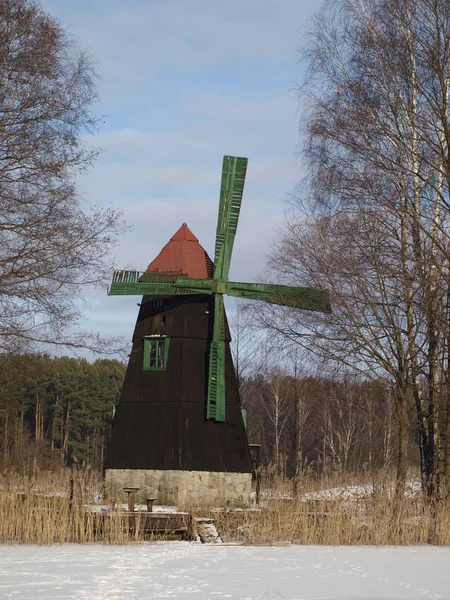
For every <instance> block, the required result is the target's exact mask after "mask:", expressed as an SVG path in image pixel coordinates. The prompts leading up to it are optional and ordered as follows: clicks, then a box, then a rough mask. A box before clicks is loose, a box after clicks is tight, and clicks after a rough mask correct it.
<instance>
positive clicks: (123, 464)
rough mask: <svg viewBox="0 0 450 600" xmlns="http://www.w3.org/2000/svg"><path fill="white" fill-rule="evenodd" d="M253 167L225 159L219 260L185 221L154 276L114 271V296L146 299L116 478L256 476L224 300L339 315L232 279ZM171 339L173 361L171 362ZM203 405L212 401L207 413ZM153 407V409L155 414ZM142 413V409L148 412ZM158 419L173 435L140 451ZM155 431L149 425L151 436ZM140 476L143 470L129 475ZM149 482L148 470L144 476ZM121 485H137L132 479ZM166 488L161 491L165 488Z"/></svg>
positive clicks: (114, 452)
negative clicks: (244, 197) (182, 473)
mask: <svg viewBox="0 0 450 600" xmlns="http://www.w3.org/2000/svg"><path fill="white" fill-rule="evenodd" d="M246 171H247V159H246V158H238V157H234V156H225V157H224V159H223V168H222V180H221V188H220V201H219V214H218V220H217V229H216V242H215V251H214V262H213V263H212V261H211V260H210V259H209V257H208V255H207V254H206V252H205V251H204V250H203V248H201V246H200V245H199V244H198V240H197V238H196V237H195V236H194V235H193V234H192V232H191V231H190V230H189V228H187V226H186V224H183V225H182V227H181V228H180V230H179V231H178V232H177V233H176V234H175V235H174V236H173V237H172V239H171V241H170V242H169V244H167V245H166V246H165V247H164V248H163V250H162V251H161V253H160V255H159V256H158V257H157V258H156V259H155V260H154V261H153V262H152V263H151V264H150V266H149V268H148V269H147V270H146V271H145V272H140V271H124V270H117V271H114V275H113V281H112V284H111V288H110V290H109V292H108V293H109V295H139V296H142V297H143V301H142V303H141V308H140V313H139V316H138V321H137V324H136V329H135V333H134V336H133V350H132V354H131V357H130V363H129V367H128V369H127V374H126V377H125V382H124V389H123V390H122V397H121V400H120V403H119V407H118V411H117V416H116V419H115V421H116V420H118V421H120V424H119V425H118V426H117V427H116V424H115V425H114V427H113V435H112V439H111V443H110V448H109V450H108V454H107V457H106V461H105V467H106V471H107V473H108V471H109V472H110V473H114V472H115V474H116V479H117V477H118V475H117V474H118V472H119V470H122V471H124V470H125V471H127V473H128V471H133V470H134V471H137V470H139V471H140V472H141V471H142V472H144V471H145V472H147V471H148V472H150V471H152V473H153V472H156V471H157V472H158V473H159V471H161V470H162V471H171V472H179V471H180V470H188V471H199V472H200V471H202V472H203V471H206V472H224V473H227V472H235V473H240V474H242V473H247V474H248V473H249V471H250V469H251V466H250V465H251V463H250V456H249V453H248V444H247V439H246V434H245V429H244V425H243V421H242V416H241V413H240V401H239V394H238V390H237V384H236V381H235V375H234V369H233V366H232V361H231V354H230V351H229V341H230V337H229V332H228V327H227V323H226V316H225V310H224V300H223V297H224V295H228V296H234V297H237V298H246V299H251V300H262V301H264V302H269V303H273V304H279V305H284V306H292V307H295V308H299V309H306V310H315V311H329V310H330V302H329V295H328V292H327V291H325V290H319V289H313V288H302V287H289V286H282V285H272V284H258V283H242V282H233V281H230V280H229V271H230V263H231V256H232V251H233V245H234V240H235V236H236V230H237V226H238V221H239V213H240V208H241V202H242V195H243V191H244V182H245V176H246ZM199 307H200V308H199ZM211 313H212V314H211ZM188 331H189V333H187V332H188ZM171 339H172V340H173V341H171ZM200 339H201V340H202V343H201V344H200V342H199V340H200ZM169 342H170V353H172V348H173V352H174V358H173V360H171V359H170V357H169ZM188 344H190V346H189V349H187V348H188ZM177 345H178V346H177ZM176 347H178V350H176ZM194 360H196V362H193V361H194ZM188 363H189V364H188ZM166 367H167V370H166ZM169 367H170V368H171V369H172V371H171V374H169ZM145 371H147V372H148V371H150V372H151V373H150V374H148V373H147V374H145ZM186 371H188V375H189V382H188V383H184V384H183V385H181V384H180V385H178V384H177V381H176V380H177V379H179V380H180V381H181V380H183V381H187V380H185V379H183V378H185V376H186ZM194 371H195V372H197V373H198V377H197V378H196V376H195V373H194ZM143 372H144V373H143ZM138 382H139V384H138ZM177 385H178V387H176V386H177ZM157 402H158V403H159V404H158V406H159V408H158V410H157V409H156V408H155V405H156V403H157ZM176 403H178V404H177V406H178V408H175V405H176ZM199 403H203V409H202V410H201V411H200V410H199V408H200V409H201V406H200V407H199ZM143 405H146V406H147V412H145V411H144V408H143ZM121 406H122V416H121ZM133 406H135V408H134V409H133ZM150 406H151V407H153V408H149V407H150ZM194 406H195V411H196V412H195V414H194V412H193V411H194ZM124 407H126V408H127V411H128V412H127V413H126V414H125V408H124ZM236 409H238V410H236ZM136 411H140V412H139V415H137V414H135V413H136ZM227 411H228V412H230V414H227ZM179 414H182V415H183V417H182V418H180V417H179ZM155 419H157V420H158V422H159V424H160V428H161V429H162V430H165V431H166V432H167V436H166V437H165V438H164V439H163V438H160V439H159V441H157V440H156V439H155V438H156V437H158V435H159V431H157V430H156V429H155V428H153V429H152V433H151V434H150V433H149V431H150V430H148V431H147V435H148V436H149V438H152V440H153V442H151V441H149V442H148V444H147V445H141V446H140V447H139V450H138V449H137V444H138V439H139V435H138V432H137V429H139V427H143V423H144V422H145V421H146V420H147V422H148V423H149V425H148V427H149V428H151V427H154V422H155ZM131 422H133V423H134V425H132V424H131ZM174 422H175V423H177V425H176V426H174ZM212 424H215V426H214V425H212ZM217 427H218V428H219V429H217ZM195 428H196V429H195ZM193 429H195V431H196V434H195V435H194V434H193V433H192V434H191V437H190V438H189V437H188V433H187V431H190V430H193ZM145 435H146V433H145V429H143V430H142V433H141V436H145ZM170 440H172V441H170ZM180 440H181V441H180ZM151 444H153V446H152V448H149V445H150V446H151ZM213 446H214V448H213ZM130 448H131V449H130ZM132 448H136V449H135V450H133V449H132ZM133 452H134V455H133V456H134V458H133V457H132V456H131V455H132V454H133ZM127 456H129V458H128V459H127V458H126V457H127ZM144 456H147V459H146V460H144V458H143V457H144ZM158 456H159V458H158ZM233 456H234V458H233ZM134 475H136V473H134ZM132 476H133V473H131V475H130V473H128V474H126V477H132ZM124 477H125V475H124ZM143 477H144V478H145V475H144V474H142V473H141V480H142V478H143ZM155 477H156V476H155ZM158 477H159V475H158ZM134 481H135V479H134ZM121 482H122V483H127V485H128V486H129V484H130V480H129V479H127V480H126V481H125V479H123V477H122V479H121ZM152 485H153V484H152ZM155 485H156V484H155ZM158 485H159V489H161V485H162V484H161V483H159V484H158ZM170 485H172V483H171V484H170ZM226 485H228V486H229V484H228V483H227V484H226ZM150 488H151V486H150ZM163 496H164V495H163Z"/></svg>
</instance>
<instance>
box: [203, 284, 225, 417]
mask: <svg viewBox="0 0 450 600" xmlns="http://www.w3.org/2000/svg"><path fill="white" fill-rule="evenodd" d="M206 418H207V419H214V420H215V421H219V422H223V421H225V333H224V309H223V297H222V295H221V294H216V295H215V296H214V329H213V340H212V342H211V345H210V348H209V371H208V398H207V403H206Z"/></svg>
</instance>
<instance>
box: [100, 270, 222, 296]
mask: <svg viewBox="0 0 450 600" xmlns="http://www.w3.org/2000/svg"><path fill="white" fill-rule="evenodd" d="M213 283H214V282H213V280H212V279H189V278H188V277H184V276H179V275H172V274H170V273H148V272H142V271H114V274H113V280H112V283H111V287H110V289H109V290H108V295H109V296H129V295H138V296H144V295H148V296H172V295H175V294H211V293H212V286H213Z"/></svg>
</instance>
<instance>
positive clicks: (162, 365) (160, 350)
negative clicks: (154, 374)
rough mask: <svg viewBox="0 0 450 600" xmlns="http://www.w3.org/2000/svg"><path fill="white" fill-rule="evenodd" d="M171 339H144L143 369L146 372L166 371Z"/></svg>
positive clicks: (161, 337)
mask: <svg viewBox="0 0 450 600" xmlns="http://www.w3.org/2000/svg"><path fill="white" fill-rule="evenodd" d="M169 344H170V338H168V337H165V336H164V337H163V336H160V337H157V336H155V337H151V338H144V348H143V360H142V369H143V370H144V371H165V370H166V367H167V360H168V357H169Z"/></svg>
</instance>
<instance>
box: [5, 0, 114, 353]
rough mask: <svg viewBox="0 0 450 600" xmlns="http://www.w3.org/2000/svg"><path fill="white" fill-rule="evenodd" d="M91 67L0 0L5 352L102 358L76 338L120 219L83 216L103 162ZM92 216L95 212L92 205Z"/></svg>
mask: <svg viewBox="0 0 450 600" xmlns="http://www.w3.org/2000/svg"><path fill="white" fill-rule="evenodd" d="M95 77H96V75H95V69H94V63H93V61H92V59H91V58H90V57H89V55H88V54H86V53H85V52H82V51H80V50H79V49H78V48H77V46H76V44H75V43H74V42H73V41H72V40H71V39H70V37H69V36H68V35H67V34H66V33H65V31H64V30H63V29H62V28H61V26H60V25H59V24H58V23H57V22H56V21H55V20H54V19H52V18H51V17H50V16H49V15H48V14H46V13H45V12H44V11H43V10H42V9H41V8H40V6H39V4H38V3H37V2H35V1H33V0H0V206H1V211H0V348H1V349H3V350H5V349H6V350H11V349H12V350H17V349H18V348H23V347H24V346H26V345H27V344H30V343H33V342H46V343H53V344H62V345H72V346H74V347H81V346H90V347H92V348H98V341H99V340H98V339H97V338H96V336H95V335H94V336H88V335H87V334H86V333H74V330H73V329H72V330H71V329H70V327H71V326H73V325H74V324H76V322H77V321H78V318H79V316H80V315H79V311H78V309H77V303H76V299H77V297H78V294H79V292H80V290H81V289H82V288H83V287H84V286H86V285H93V284H99V283H103V282H104V280H105V272H106V270H107V269H106V267H107V266H108V265H107V264H105V259H106V258H107V257H108V254H109V252H110V250H111V247H112V245H113V244H114V241H115V236H116V234H117V232H118V231H119V230H120V229H121V224H120V214H119V213H117V212H116V211H114V210H111V209H109V208H107V209H105V208H101V207H94V208H92V209H89V208H86V207H84V206H82V203H81V201H80V198H79V196H78V194H77V190H76V187H75V177H76V175H77V174H78V173H80V172H82V171H84V170H86V169H87V168H88V167H89V166H90V165H91V164H92V162H93V160H94V159H95V157H96V154H97V152H96V151H95V150H90V149H89V148H88V147H87V146H86V143H85V141H84V138H85V136H86V134H89V133H92V132H93V131H94V130H95V127H96V123H97V119H96V118H95V117H94V116H92V113H91V107H92V105H93V103H95V102H96V100H97V93H96V88H95ZM92 204H94V206H95V203H92Z"/></svg>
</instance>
